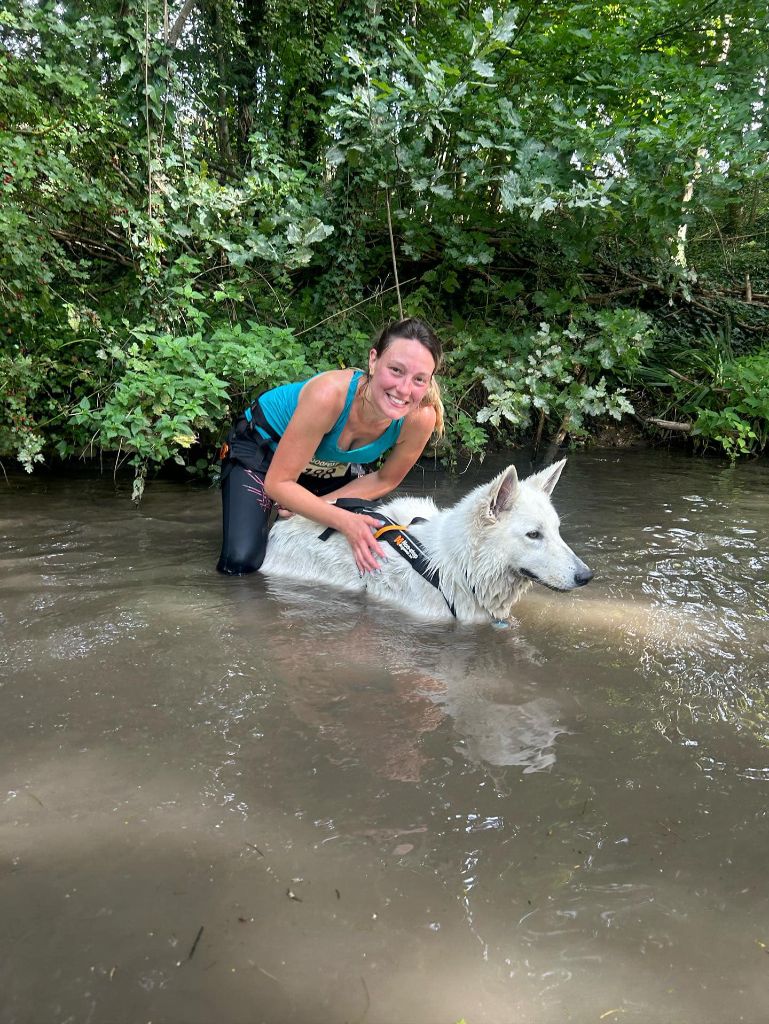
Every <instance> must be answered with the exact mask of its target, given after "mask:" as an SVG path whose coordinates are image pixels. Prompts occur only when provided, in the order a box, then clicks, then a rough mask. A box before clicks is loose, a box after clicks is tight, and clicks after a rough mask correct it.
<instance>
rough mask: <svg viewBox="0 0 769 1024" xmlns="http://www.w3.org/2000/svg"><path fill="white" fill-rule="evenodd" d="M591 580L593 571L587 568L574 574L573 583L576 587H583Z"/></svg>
mask: <svg viewBox="0 0 769 1024" xmlns="http://www.w3.org/2000/svg"><path fill="white" fill-rule="evenodd" d="M592 578H593V570H592V569H588V567H587V566H585V568H584V569H583V570H582V571H581V572H575V573H574V582H575V584H576V585H577V586H578V587H584V586H585V584H586V583H589V582H590V581H591V580H592Z"/></svg>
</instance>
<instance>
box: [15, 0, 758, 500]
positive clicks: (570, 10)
mask: <svg viewBox="0 0 769 1024" xmlns="http://www.w3.org/2000/svg"><path fill="white" fill-rule="evenodd" d="M166 14H167V15H168V17H167V18H166ZM766 28H767V13H766V8H765V5H763V4H759V3H758V2H757V0H744V2H741V3H740V4H739V5H738V4H736V3H730V4H727V5H726V6H724V5H723V4H722V5H720V6H719V7H718V8H717V9H715V8H713V7H712V6H705V7H702V5H701V4H698V3H695V2H694V0H661V2H660V3H658V4H655V5H653V6H650V5H647V4H624V5H616V4H604V3H599V4H594V5H585V4H571V3H560V4H558V3H555V4H547V5H539V6H533V7H530V8H528V9H526V10H523V9H517V8H511V7H507V6H506V5H503V4H489V3H477V2H471V3H467V4H463V5H461V6H458V5H456V4H454V3H450V2H448V0H418V2H417V3H413V2H411V0H410V2H409V3H406V2H405V0H404V2H401V0H395V2H393V3H388V4H386V5H381V4H378V3H374V2H373V0H353V2H351V3H348V4H344V5H339V4H334V3H332V2H331V0H319V2H318V3H314V4H312V5H307V4H299V3H297V0H267V2H266V3H264V4H260V5H255V6H254V5H252V6H251V7H243V6H242V5H239V4H234V3H233V4H230V3H227V2H225V3H219V2H216V3H215V2H214V0H201V2H200V3H199V4H196V5H190V4H186V3H185V4H181V3H180V2H179V3H177V4H176V5H173V4H172V5H171V6H170V8H168V7H166V6H164V5H162V4H160V3H159V2H157V0H149V2H148V3H147V4H146V5H143V6H142V8H141V10H139V9H138V8H137V9H134V8H133V7H132V6H131V5H123V7H122V8H121V10H120V11H119V12H116V11H115V9H114V6H113V5H108V4H105V3H104V0H79V2H76V3H75V2H71V0H65V2H64V3H62V4H58V5H50V4H38V3H36V2H32V0H11V2H10V3H7V4H6V5H5V7H4V9H3V11H2V12H0V47H1V48H2V54H1V57H2V59H0V388H1V389H2V392H3V397H4V401H3V407H2V411H0V457H2V456H10V457H12V458H18V459H19V460H20V462H21V464H22V465H23V466H24V468H25V469H28V470H32V469H33V468H34V466H35V465H37V464H39V463H40V462H41V461H42V460H43V459H50V458H52V457H54V456H58V457H62V458H68V457H73V456H76V455H80V454H86V455H88V454H89V453H92V452H95V451H96V450H98V449H100V450H101V451H102V452H105V453H109V454H110V456H111V457H113V458H114V459H116V460H118V461H122V460H126V459H127V460H128V461H129V462H130V463H131V464H132V465H133V466H134V467H135V470H136V474H137V493H140V492H141V488H142V486H143V480H144V477H145V475H146V472H147V469H148V467H149V466H152V465H158V464H162V463H164V462H166V461H168V460H176V461H181V462H183V463H185V464H186V465H189V466H190V468H191V469H195V470H202V469H203V468H204V466H206V465H208V463H210V461H211V459H212V457H213V452H214V450H215V447H216V445H215V442H216V440H217V438H218V437H219V436H220V435H221V433H222V431H223V429H224V427H225V425H226V423H227V422H228V419H229V416H230V414H231V412H232V411H233V410H234V409H236V408H237V407H238V406H239V405H240V404H241V403H242V401H243V397H244V395H245V394H247V393H250V392H251V391H253V390H256V389H257V388H259V387H263V386H267V385H270V384H274V383H279V382H280V381H282V380H285V379H289V378H293V377H298V376H302V375H304V374H309V373H311V372H314V371H316V370H320V369H324V368H326V367H329V366H348V365H353V364H355V363H359V362H361V361H362V360H363V359H364V357H365V351H366V348H367V346H368V344H369V341H370V338H371V336H372V334H373V332H374V330H375V328H376V327H378V326H379V325H380V324H381V323H382V322H383V321H385V320H387V319H390V318H392V317H397V316H399V315H400V313H401V311H403V312H405V313H407V314H410V315H422V316H425V317H426V318H427V319H429V320H430V321H431V322H432V323H433V324H434V325H435V326H436V327H437V328H438V329H439V330H440V331H441V333H442V334H443V335H444V336H445V338H446V340H447V348H448V358H447V372H446V379H445V390H446V395H447V399H448V401H447V411H448V426H449V430H448V445H449V447H448V448H447V449H444V454H445V456H446V457H447V458H448V460H449V461H451V459H452V452H456V451H457V450H459V449H461V448H464V449H467V450H468V451H470V452H472V453H478V454H482V452H483V451H484V450H485V449H486V447H487V446H488V445H489V444H490V443H518V442H520V441H522V440H524V439H531V438H535V439H537V440H542V439H544V438H556V439H559V440H560V439H561V438H562V437H563V436H566V435H568V436H570V437H572V438H575V437H576V438H579V437H585V436H587V435H589V432H590V430H591V429H592V425H593V424H595V423H597V422H599V421H600V420H601V419H603V418H606V417H609V418H612V417H613V418H619V417H622V416H623V415H625V414H627V413H628V412H630V411H631V409H632V407H633V403H634V401H636V398H637V396H639V395H640V396H641V400H642V403H643V406H644V409H645V410H646V412H647V413H648V412H649V411H651V412H657V413H658V414H662V413H667V414H669V415H674V416H676V417H679V418H681V419H683V420H686V421H688V422H690V423H691V424H692V426H693V429H692V431H691V433H690V436H691V437H693V438H695V439H696V441H697V442H698V443H699V444H706V445H708V446H710V447H711V448H713V447H715V448H717V449H720V450H722V451H723V452H725V453H726V454H727V455H729V456H730V457H735V456H738V455H743V454H751V453H755V452H758V451H761V450H762V449H763V447H764V445H765V442H766V435H767V410H766V401H765V396H764V395H763V391H764V389H763V386H762V384H761V374H762V372H763V369H762V368H763V366H764V365H765V359H766V356H765V351H766V329H767V322H768V318H767V308H768V306H769V297H768V295H769V265H768V264H767V261H766V255H765V254H766V244H765V241H766V239H765V235H766V231H767V225H768V224H769V219H768V218H767V195H768V192H767V179H766V175H767V169H768V167H769V164H767V161H766V156H765V154H766V150H767V139H766V127H765V125H766V108H765V105H766V101H765V80H766V54H765V45H764V39H765V31H766ZM396 272H397V274H398V279H396V276H395V275H396ZM722 335H723V336H727V335H728V337H729V339H730V345H731V346H732V347H731V352H730V354H724V353H722V355H724V358H723V359H722V365H720V369H719V370H718V372H717V373H713V372H711V369H710V368H709V365H708V363H709V360H710V357H711V355H712V348H713V346H712V344H711V341H710V340H709V339H712V338H713V337H718V336H722ZM719 374H720V376H719ZM682 378H685V379H682ZM687 381H688V383H687Z"/></svg>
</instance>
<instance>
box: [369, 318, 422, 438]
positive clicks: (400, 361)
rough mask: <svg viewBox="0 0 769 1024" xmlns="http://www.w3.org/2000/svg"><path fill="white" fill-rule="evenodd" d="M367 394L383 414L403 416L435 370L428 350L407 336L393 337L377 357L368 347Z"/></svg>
mask: <svg viewBox="0 0 769 1024" xmlns="http://www.w3.org/2000/svg"><path fill="white" fill-rule="evenodd" d="M368 370H369V378H370V380H369V387H368V397H369V399H370V400H371V401H372V402H373V403H374V404H375V405H376V406H377V408H378V409H379V411H380V412H381V413H382V415H383V416H387V417H388V418H389V419H392V420H400V419H403V417H404V416H408V414H409V413H410V412H413V411H414V410H415V409H416V408H417V406H418V405H419V403H420V402H421V401H422V399H423V398H424V396H425V393H426V392H427V389H428V388H429V386H430V381H431V380H432V376H433V372H434V370H435V360H434V359H433V357H432V356H431V355H430V352H429V351H428V349H426V348H425V346H424V345H423V344H422V343H421V342H419V341H414V340H412V339H410V338H394V339H393V340H392V341H391V342H390V344H389V345H388V346H387V348H386V349H385V350H384V352H383V353H382V354H381V356H377V354H376V351H375V350H374V349H373V348H372V349H371V351H370V352H369V357H368Z"/></svg>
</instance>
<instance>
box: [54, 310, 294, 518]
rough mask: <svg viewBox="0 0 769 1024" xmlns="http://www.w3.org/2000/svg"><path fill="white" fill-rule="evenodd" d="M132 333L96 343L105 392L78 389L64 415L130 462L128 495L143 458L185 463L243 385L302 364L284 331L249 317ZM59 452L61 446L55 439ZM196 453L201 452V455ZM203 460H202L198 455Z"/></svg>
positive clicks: (280, 379) (282, 375) (238, 401)
mask: <svg viewBox="0 0 769 1024" xmlns="http://www.w3.org/2000/svg"><path fill="white" fill-rule="evenodd" d="M131 335H132V337H133V338H134V339H136V340H133V341H131V343H130V344H129V345H128V346H127V348H125V349H122V348H121V347H120V346H118V345H113V346H111V347H110V348H109V349H108V350H105V349H100V350H99V351H98V352H97V358H98V359H100V360H101V362H102V363H103V365H104V371H105V376H106V377H109V378H110V379H111V380H112V381H113V382H114V383H112V384H111V385H110V387H109V389H108V390H107V391H106V392H100V393H99V394H98V395H96V396H95V397H84V398H82V399H81V400H80V402H79V403H78V405H77V406H76V408H75V410H74V411H73V413H72V416H71V421H72V423H73V424H74V425H75V426H77V427H80V428H82V429H84V430H85V431H86V432H87V433H91V432H93V440H94V442H95V441H98V443H99V444H100V446H101V447H103V448H106V449H107V450H109V451H115V450H116V449H117V450H118V451H120V452H126V453H127V455H129V456H130V463H131V465H133V466H134V467H136V470H137V480H138V481H140V482H139V484H138V486H137V487H135V491H134V497H135V498H140V497H141V493H142V490H143V481H144V478H145V476H146V472H147V466H148V464H152V463H157V464H162V463H164V462H166V461H167V460H169V459H173V460H174V461H175V462H177V463H178V464H179V465H182V466H184V465H187V466H188V468H191V469H192V471H194V470H195V469H197V468H199V466H198V463H197V462H196V463H194V464H193V465H192V466H190V465H189V460H188V459H185V455H184V454H183V453H184V452H187V451H189V449H190V448H192V446H193V445H194V444H196V443H197V442H198V440H199V438H200V436H201V434H203V435H204V437H206V438H207V439H210V438H211V437H215V436H216V434H217V432H218V430H219V429H220V427H221V424H222V423H223V422H224V421H225V420H226V418H227V417H228V415H229V414H230V413H231V412H232V411H233V410H232V409H231V403H233V402H234V404H235V409H236V410H239V408H240V406H241V405H245V404H246V402H245V400H244V396H245V395H246V394H247V393H248V392H249V391H250V390H252V389H253V390H259V389H263V388H265V387H268V386H271V385H274V384H278V383H285V382H287V381H289V380H296V379H297V378H299V377H302V376H306V375H307V374H308V372H309V367H308V366H307V364H306V362H305V359H304V354H303V352H302V350H301V348H300V347H299V346H298V345H297V343H296V341H295V340H294V338H293V335H292V334H291V332H290V331H286V330H281V329H276V328H266V327H260V326H259V325H257V324H249V325H248V328H247V329H246V330H243V329H242V328H241V327H240V325H236V326H235V327H234V328H230V327H219V328H217V329H216V330H214V331H212V332H211V333H197V334H193V335H187V336H185V335H175V336H174V335H170V334H158V333H156V331H155V329H154V325H152V324H143V325H141V326H139V327H136V328H134V329H133V330H132V331H131ZM60 453H61V454H67V453H68V452H67V446H66V445H65V444H62V445H61V446H60ZM201 461H203V460H201ZM204 464H206V463H205V462H204Z"/></svg>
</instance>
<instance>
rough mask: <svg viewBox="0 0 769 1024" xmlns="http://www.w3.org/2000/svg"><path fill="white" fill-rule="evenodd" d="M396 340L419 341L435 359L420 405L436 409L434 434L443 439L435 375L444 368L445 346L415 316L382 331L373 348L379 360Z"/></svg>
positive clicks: (441, 410) (438, 392)
mask: <svg viewBox="0 0 769 1024" xmlns="http://www.w3.org/2000/svg"><path fill="white" fill-rule="evenodd" d="M396 338H405V339H406V341H418V342H419V343H420V344H421V345H424V347H425V348H426V349H427V351H428V352H429V353H430V355H431V356H432V357H433V360H434V362H435V372H434V374H433V376H432V377H431V378H430V386H429V388H428V389H427V392H426V394H425V396H424V398H423V399H422V401H421V403H420V405H421V406H428V405H429V406H432V408H433V409H435V429H434V431H433V432H434V434H435V435H436V437H443V401H442V400H441V389H440V385H439V383H438V381H437V379H436V377H435V373H438V372H439V370H440V369H441V368H442V366H443V346H442V344H441V341H440V338H439V337H438V335H437V334H436V333H435V331H434V330H433V329H432V327H429V326H428V325H427V324H426V323H425V322H424V320H418V319H417V318H416V317H414V316H412V317H409V318H408V319H407V320H398V321H396V322H395V323H392V324H388V326H387V327H385V328H384V329H383V330H382V331H380V333H379V337H378V338H377V339H376V341H375V342H374V344H373V346H372V347H373V349H374V352H375V353H376V355H377V358H379V357H380V356H381V355H382V354H383V353H384V352H385V351H386V350H387V349H388V348H389V346H390V345H391V344H392V342H394V341H395V339H396Z"/></svg>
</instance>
